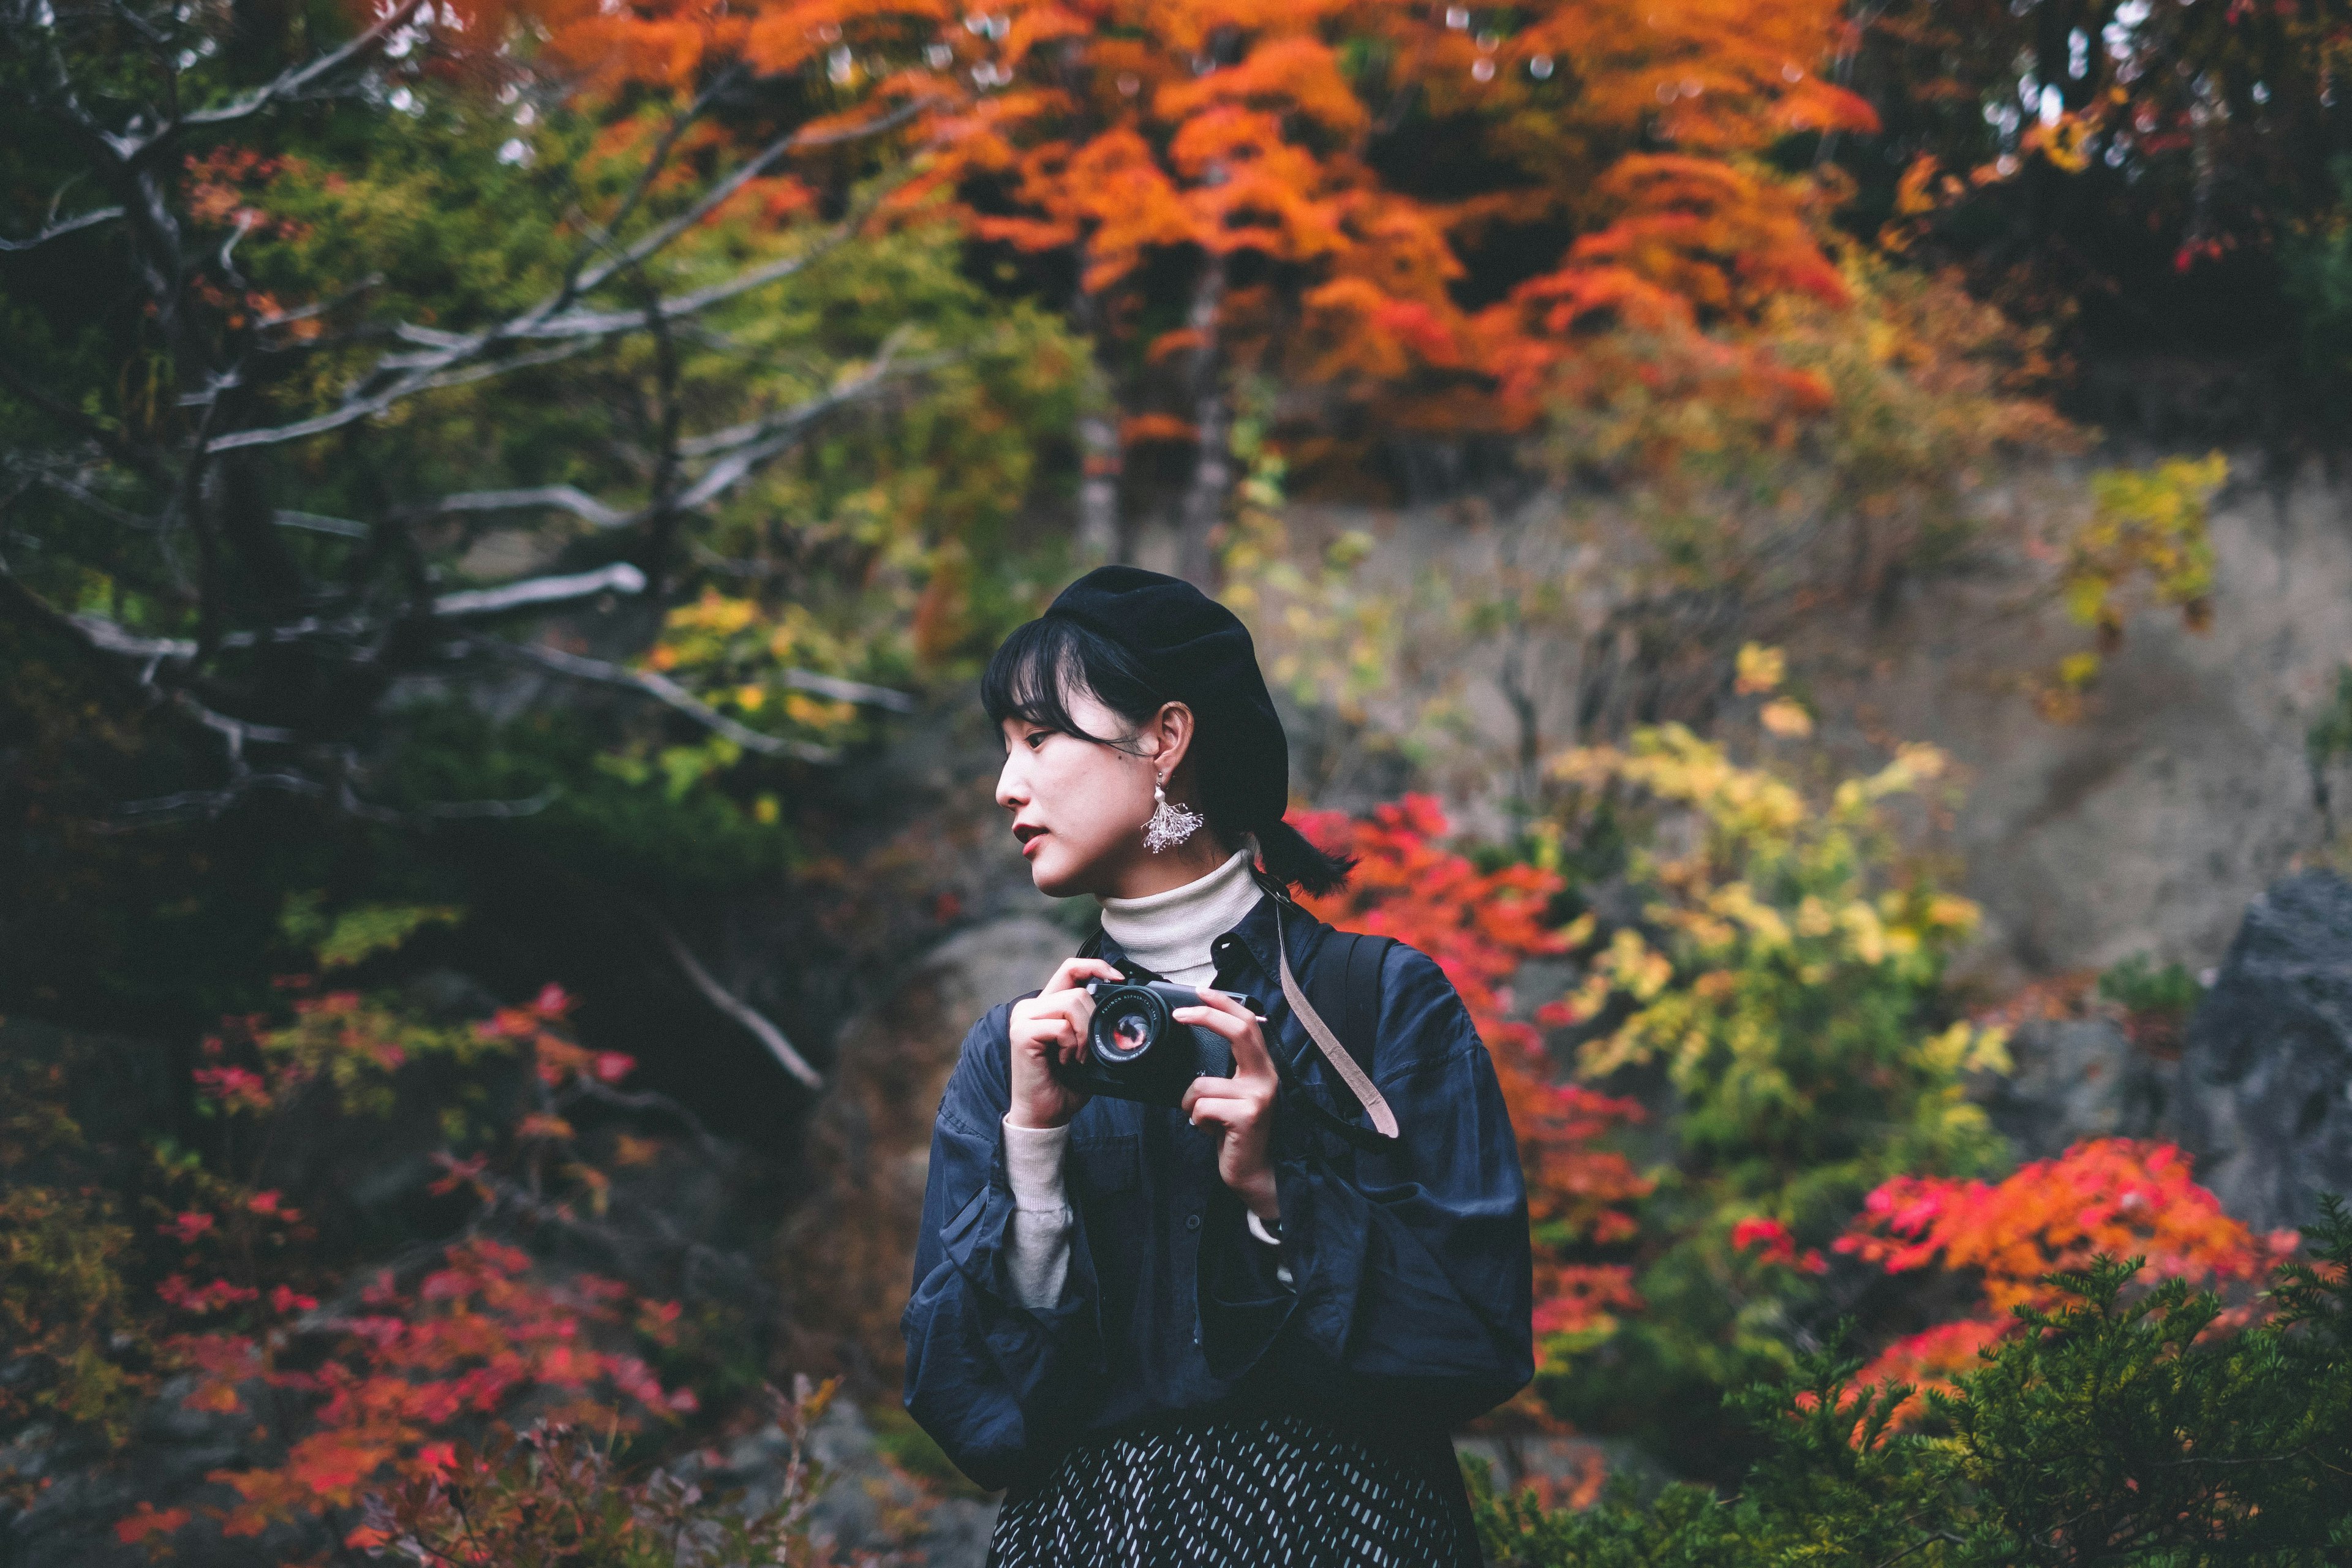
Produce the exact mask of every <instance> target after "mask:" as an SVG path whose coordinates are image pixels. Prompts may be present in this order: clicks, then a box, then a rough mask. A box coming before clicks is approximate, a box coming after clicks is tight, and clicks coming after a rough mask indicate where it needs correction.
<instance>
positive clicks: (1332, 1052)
mask: <svg viewBox="0 0 2352 1568" xmlns="http://www.w3.org/2000/svg"><path fill="white" fill-rule="evenodd" d="M1289 903H1291V900H1289V899H1288V898H1277V899H1276V900H1275V910H1274V951H1275V957H1276V960H1277V961H1278V963H1280V965H1281V968H1282V994H1283V995H1284V996H1285V997H1286V998H1287V999H1288V1000H1289V1003H1290V1010H1291V1011H1292V1012H1293V1013H1296V1014H1297V1015H1298V1021H1299V1022H1300V1023H1302V1024H1304V1025H1306V1026H1307V1034H1308V1035H1310V1036H1311V1037H1313V1038H1314V1041H1315V1044H1316V1045H1317V1047H1319V1048H1320V1049H1321V1050H1322V1052H1323V1055H1324V1058H1325V1059H1327V1060H1328V1061H1329V1062H1330V1064H1331V1065H1332V1067H1334V1068H1337V1069H1338V1070H1339V1076H1340V1077H1341V1078H1342V1079H1345V1080H1347V1085H1348V1087H1349V1089H1351V1090H1353V1091H1354V1093H1355V1096H1356V1098H1357V1099H1358V1100H1361V1101H1362V1102H1363V1106H1364V1112H1365V1114H1366V1115H1368V1116H1370V1118H1371V1119H1372V1125H1373V1126H1374V1127H1375V1128H1377V1129H1379V1130H1380V1131H1381V1135H1382V1136H1383V1137H1388V1138H1394V1137H1396V1136H1397V1135H1398V1134H1397V1119H1396V1112H1395V1111H1393V1110H1390V1109H1389V1102H1388V1098H1387V1097H1386V1096H1385V1095H1383V1094H1381V1091H1380V1089H1379V1086H1377V1085H1376V1084H1374V1083H1373V1082H1372V1080H1371V1079H1370V1077H1368V1076H1367V1075H1366V1074H1365V1072H1364V1069H1363V1068H1360V1067H1358V1066H1357V1065H1356V1058H1353V1057H1351V1056H1349V1054H1348V1047H1345V1046H1343V1045H1341V1044H1340V1043H1339V1036H1337V1035H1335V1034H1333V1033H1332V1032H1331V1026H1330V1025H1328V1024H1326V1023H1325V1022H1324V1021H1323V1016H1322V1015H1321V1014H1320V1013H1318V1012H1317V1011H1316V1010H1315V1005H1314V1004H1313V1003H1311V1002H1309V1001H1307V993H1306V992H1305V991H1303V990H1301V989H1300V988H1299V984H1298V977H1297V975H1295V974H1293V973H1290V946H1289V943H1288V942H1286V941H1284V939H1283V934H1282V906H1283V905H1285V904H1289ZM1292 907H1293V908H1294V909H1295V908H1297V905H1296V904H1292Z"/></svg>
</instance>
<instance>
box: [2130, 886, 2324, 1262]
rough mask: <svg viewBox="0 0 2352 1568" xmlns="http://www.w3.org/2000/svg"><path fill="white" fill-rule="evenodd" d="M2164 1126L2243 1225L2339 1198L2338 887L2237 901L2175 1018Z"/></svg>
mask: <svg viewBox="0 0 2352 1568" xmlns="http://www.w3.org/2000/svg"><path fill="white" fill-rule="evenodd" d="M2174 1118H2175V1125H2176V1127H2177V1131H2178V1134H2179V1138H2180V1141H2181V1144H2182V1147H2183V1148H2185V1149H2186V1150H2187V1151H2188V1152H2189V1154H2190V1155H2191V1156H2193V1157H2194V1158H2195V1160H2196V1162H2197V1174H2198V1179H2199V1180H2200V1181H2201V1182H2203V1183H2204V1184H2206V1185H2207V1186H2209V1187H2210V1188H2211V1189H2212V1190H2213V1192H2214V1194H2215V1195H2217V1196H2218V1197H2220V1198H2221V1203H2222V1205H2223V1206H2225V1207H2226V1208H2228V1209H2229V1211H2230V1212H2231V1214H2234V1215H2237V1216H2238V1217H2239V1218H2240V1219H2242V1220H2244V1221H2245V1222H2246V1223H2247V1224H2249V1225H2252V1226H2256V1227H2258V1228H2265V1229H2266V1228H2271V1227H2274V1226H2290V1225H2301V1224H2305V1223H2307V1222H2308V1221H2310V1220H2311V1219H2312V1218H2313V1217H2315V1215H2317V1213H2318V1209H2319V1205H2318V1195H2319V1194H2320V1193H2322V1192H2334V1193H2342V1194H2347V1195H2352V882H2347V880H2345V879H2344V878H2342V877H2340V876H2337V875H2336V873H2335V872H2333V871H2305V872H2302V873H2299V874H2298V875H2295V876H2292V877H2287V878H2284V879H2281V880H2280V881H2277V882H2274V883H2273V884H2272V885H2271V887H2270V889H2269V890H2268V891H2266V892H2264V893H2263V895H2262V897H2260V898H2258V899H2256V900H2254V901H2253V902H2252V904H2251V905H2249V906H2248V908H2247V910H2246V919H2245V923H2244V924H2243V925H2242V926H2241V927H2240V928H2239V930H2238V936H2237V940H2236V941H2235V942H2231V944H2230V956H2229V958H2228V959H2227V960H2226V961H2225V962H2224V963H2222V965H2221V973H2220V974H2219V975H2217V976H2216V977H2215V979H2214V982H2213V985H2212V988H2211V989H2210V990H2209V991H2208V992H2207V993H2206V994H2205V1000H2204V1002H2203V1003H2202V1004H2201V1005H2200V1006H2199V1007H2198V1009H2197V1014H2196V1016H2195V1017H2193V1018H2192V1019H2190V1020H2189V1040H2188V1045H2187V1047H2186V1048H2185V1050H2184V1051H2183V1053H2182V1056H2181V1060H2180V1077H2179V1085H2178V1088H2177V1090H2176V1104H2175V1111H2174Z"/></svg>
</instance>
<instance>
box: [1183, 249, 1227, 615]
mask: <svg viewBox="0 0 2352 1568" xmlns="http://www.w3.org/2000/svg"><path fill="white" fill-rule="evenodd" d="M1224 297H1225V258H1223V257H1222V256H1215V255H1212V256H1211V257H1210V258H1208V260H1207V262H1206V263H1205V264H1204V265H1203V266H1202V269H1201V281H1200V284H1199V286H1198V287H1197V288H1195V289H1193V291H1192V317H1191V320H1190V321H1188V322H1187V323H1186V324H1187V325H1188V326H1190V327H1191V328H1192V331H1193V332H1194V333H1196V334H1197V337H1196V340H1195V342H1194V345H1193V349H1192V425H1193V427H1194V428H1195V429H1196V430H1198V431H1199V432H1200V440H1201V447H1200V456H1199V457H1198V458H1195V459H1194V461H1193V464H1192V484H1191V485H1189V486H1188V487H1187V488H1186V489H1185V491H1184V506H1183V510H1182V511H1181V513H1180V514H1179V517H1178V526H1177V536H1176V571H1177V574H1178V575H1179V576H1181V577H1182V578H1184V579H1185V581H1187V582H1189V583H1192V584H1195V585H1197V586H1198V587H1199V588H1200V589H1201V591H1202V593H1214V592H1215V591H1216V586H1217V584H1216V575H1217V542H1218V541H1217V533H1218V529H1219V525H1220V524H1221V523H1223V521H1224V516H1225V497H1226V495H1227V494H1228V493H1230V492H1231V490H1232V489H1233V484H1234V464H1233V454H1232V453H1231V451H1230V450H1229V449H1228V443H1229V440H1230V437H1231V431H1230V430H1229V429H1228V428H1227V425H1228V420H1227V415H1226V409H1225V389H1224V378H1223V374H1221V373H1222V372H1223V368H1224V367H1223V355H1222V354H1221V353H1219V352H1218V340H1217V315H1218V310H1219V307H1220V306H1222V305H1223V302H1224Z"/></svg>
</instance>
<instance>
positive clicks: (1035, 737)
mask: <svg viewBox="0 0 2352 1568" xmlns="http://www.w3.org/2000/svg"><path fill="white" fill-rule="evenodd" d="M1023 738H1024V740H1026V741H1027V742H1029V749H1030V750H1031V751H1033V752H1034V751H1035V750H1036V749H1037V747H1038V745H1039V743H1040V742H1043V741H1044V740H1045V731H1043V730H1032V731H1029V733H1028V734H1027V735H1026V736H1024V737H1023Z"/></svg>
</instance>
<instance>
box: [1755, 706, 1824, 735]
mask: <svg viewBox="0 0 2352 1568" xmlns="http://www.w3.org/2000/svg"><path fill="white" fill-rule="evenodd" d="M1756 719H1757V722H1759V723H1760V724H1762V725H1763V726H1764V728H1765V729H1766V730H1768V731H1770V732H1771V733H1773V734H1775V735H1778V736H1780V738H1781V739H1783V740H1801V739H1802V738H1803V737H1805V736H1807V735H1810V734H1811V733H1812V732H1813V716H1812V715H1811V714H1810V713H1808V712H1806V711H1805V710H1804V709H1802V708H1801V707H1800V706H1798V705H1797V704H1796V703H1794V702H1792V701H1790V700H1789V699H1787V698H1785V697H1782V698H1777V699H1775V700H1772V701H1770V702H1767V703H1766V704H1764V706H1763V707H1762V708H1760V709H1759V710H1757V713H1756Z"/></svg>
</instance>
